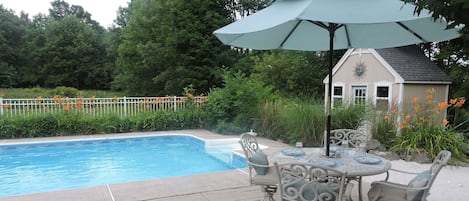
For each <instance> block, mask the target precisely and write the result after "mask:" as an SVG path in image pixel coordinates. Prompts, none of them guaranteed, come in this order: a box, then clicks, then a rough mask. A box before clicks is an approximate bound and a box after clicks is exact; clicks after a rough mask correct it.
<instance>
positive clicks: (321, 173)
mask: <svg viewBox="0 0 469 201" xmlns="http://www.w3.org/2000/svg"><path fill="white" fill-rule="evenodd" d="M275 167H276V169H277V175H278V180H279V181H280V182H279V189H280V198H281V200H301V201H306V200H318V201H325V200H328V201H329V200H330V201H332V200H342V198H343V194H344V192H345V177H346V173H345V172H340V171H338V170H335V169H332V168H329V167H324V166H318V165H313V164H304V163H287V164H277V163H275Z"/></svg>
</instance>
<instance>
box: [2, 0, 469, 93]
mask: <svg viewBox="0 0 469 201" xmlns="http://www.w3.org/2000/svg"><path fill="white" fill-rule="evenodd" d="M269 2H270V1H269V0H217V1H213V0H172V1H166V0H132V1H130V2H129V3H128V5H127V6H126V7H120V8H119V9H118V10H117V11H116V18H115V21H114V25H113V26H111V27H107V28H104V27H102V26H101V25H100V24H99V23H98V22H96V21H95V20H93V19H92V15H91V14H90V13H88V12H87V11H86V10H84V9H83V8H82V7H81V6H79V5H70V4H69V3H67V2H66V1H64V0H55V1H53V2H51V5H50V8H49V13H48V14H37V15H34V16H32V17H31V16H29V14H27V13H24V12H20V13H18V14H17V13H15V12H14V11H12V10H10V9H8V8H6V7H4V6H3V5H0V88H28V87H44V88H54V87H57V86H67V87H74V88H77V89H99V90H119V91H125V92H126V93H128V94H129V95H139V96H164V95H181V94H183V93H184V92H185V91H187V89H188V88H190V89H191V91H192V92H194V93H196V94H202V93H205V94H206V93H208V92H209V91H210V90H211V89H213V88H215V87H221V86H223V73H224V72H226V71H231V72H234V73H241V74H242V75H244V76H247V77H250V78H251V79H257V80H260V81H262V82H263V83H265V84H266V85H269V86H272V87H273V89H274V90H276V91H279V92H280V93H282V94H285V95H288V96H290V95H292V96H313V97H321V96H322V94H323V89H322V87H323V86H322V79H323V78H324V77H325V75H326V74H327V68H326V66H325V64H327V62H325V61H326V59H325V54H324V53H323V52H301V51H278V50H277V51H252V50H246V49H238V48H231V47H228V46H225V45H223V44H221V42H219V41H218V40H217V39H216V38H215V37H214V36H213V35H212V32H213V31H214V30H216V29H218V28H220V27H222V26H224V25H226V24H229V23H231V22H233V21H235V20H237V19H239V18H241V17H243V16H247V15H249V14H252V13H254V12H256V11H257V10H260V9H262V8H264V7H266V6H267V5H268V3H269ZM412 2H414V3H417V5H418V6H419V7H418V8H427V9H430V10H432V11H434V14H435V15H443V16H445V17H447V19H449V20H452V21H454V22H456V23H458V24H467V23H468V21H469V17H468V14H467V13H469V12H468V11H469V3H468V2H467V1H459V0H452V1H451V2H452V3H451V4H446V3H440V1H436V0H434V1H412ZM418 11H419V10H416V12H418ZM468 30H469V28H468V27H467V26H466V27H464V28H463V29H462V36H461V37H460V38H458V39H455V40H452V41H449V42H441V43H433V44H431V45H430V44H425V45H422V48H424V49H425V48H426V49H427V51H429V52H432V54H429V55H430V56H431V57H432V58H433V59H434V60H435V62H437V63H438V64H439V65H440V66H441V67H442V68H443V69H444V70H445V71H446V72H447V73H448V74H449V75H450V76H451V77H452V79H453V81H454V84H453V87H452V93H453V94H456V95H457V96H467V93H468V91H469V84H468V83H467V82H465V80H466V78H467V77H468V76H469V70H468V67H467V52H468V51H467V50H468V47H469V39H468V34H467V33H468ZM434 49H438V51H432V50H434ZM343 52H344V51H339V52H338V53H336V54H335V55H336V58H335V60H336V61H337V60H338V59H339V58H340V57H341V56H342V55H341V53H343Z"/></svg>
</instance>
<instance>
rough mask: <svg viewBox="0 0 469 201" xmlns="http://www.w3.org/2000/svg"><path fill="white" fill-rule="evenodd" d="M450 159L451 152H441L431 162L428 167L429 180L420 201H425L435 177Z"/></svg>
mask: <svg viewBox="0 0 469 201" xmlns="http://www.w3.org/2000/svg"><path fill="white" fill-rule="evenodd" d="M450 158H451V152H449V151H446V150H443V151H440V153H438V155H437V156H436V158H435V159H434V160H433V163H432V166H431V167H430V175H431V176H430V179H429V180H428V182H427V185H426V188H425V190H424V192H423V196H422V200H426V198H427V196H428V193H429V192H430V188H431V187H432V185H433V182H434V181H435V178H436V176H437V175H438V173H440V170H441V168H443V167H444V166H445V165H446V164H448V161H449V159H450Z"/></svg>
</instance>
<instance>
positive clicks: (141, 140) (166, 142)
mask: <svg viewBox="0 0 469 201" xmlns="http://www.w3.org/2000/svg"><path fill="white" fill-rule="evenodd" d="M207 144H208V143H207V141H205V140H203V139H200V138H197V137H195V136H191V135H184V134H178V135H173V134H172V135H157V136H144V137H124V138H123V137H119V138H109V139H97V140H76V141H61V142H42V143H28V144H14V145H0V181H2V182H0V196H11V195H20V194H30V193H36V192H48V191H55V190H65V189H72V188H80V187H89V186H98V185H105V184H114V183H123V182H132V181H142V180H150V179H158V178H166V177H174V176H184V175H191V174H200V173H208V172H216V171H224V170H230V169H236V168H244V167H246V161H245V159H244V157H242V156H239V155H238V154H235V153H233V149H234V146H232V145H230V144H229V143H228V144H226V143H225V144H217V143H212V145H207Z"/></svg>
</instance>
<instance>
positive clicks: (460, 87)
mask: <svg viewBox="0 0 469 201" xmlns="http://www.w3.org/2000/svg"><path fill="white" fill-rule="evenodd" d="M405 1H406V2H407V3H413V4H416V5H417V8H416V10H415V12H416V13H417V14H418V13H420V12H421V11H422V10H423V9H428V10H429V11H431V12H432V15H433V17H435V18H438V17H439V16H443V17H445V18H446V20H447V21H448V22H451V23H450V26H449V27H450V28H451V27H456V26H459V27H460V25H461V24H462V25H465V26H464V27H463V28H462V29H461V31H460V33H461V37H459V38H457V39H453V40H451V41H446V42H440V43H436V44H433V46H427V51H428V52H430V53H431V54H430V55H431V56H432V57H433V58H434V59H436V62H437V63H438V64H439V65H440V66H442V67H443V68H444V69H445V70H446V71H447V72H448V73H449V75H450V77H451V78H452V80H453V85H452V89H451V90H452V94H453V96H458V97H459V96H464V97H469V90H468V89H469V83H468V82H466V80H467V79H468V78H469V68H468V65H467V62H468V59H469V58H468V53H469V26H468V25H469V1H467V0H447V1H439V0H415V1H414V0H405ZM435 50H437V51H435Z"/></svg>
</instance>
